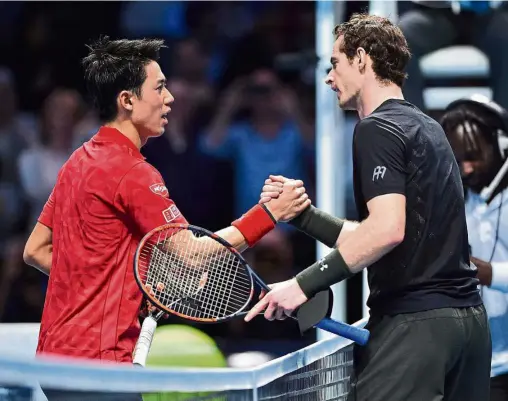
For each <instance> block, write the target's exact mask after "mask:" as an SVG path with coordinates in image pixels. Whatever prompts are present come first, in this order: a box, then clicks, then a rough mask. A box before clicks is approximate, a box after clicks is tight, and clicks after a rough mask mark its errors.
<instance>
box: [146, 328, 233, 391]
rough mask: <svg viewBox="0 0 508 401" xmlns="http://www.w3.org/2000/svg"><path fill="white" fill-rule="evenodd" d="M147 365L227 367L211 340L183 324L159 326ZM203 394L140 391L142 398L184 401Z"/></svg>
mask: <svg viewBox="0 0 508 401" xmlns="http://www.w3.org/2000/svg"><path fill="white" fill-rule="evenodd" d="M146 364H147V366H165V367H196V368H203V367H207V368H208V367H214V368H222V367H226V366H227V361H226V358H225V357H224V355H223V354H222V352H221V351H220V350H219V348H218V347H217V344H216V343H215V341H214V340H213V339H212V338H211V337H210V336H208V335H207V334H205V333H203V332H202V331H201V330H199V329H196V328H194V327H191V326H186V325H166V326H159V327H157V329H156V331H155V336H154V338H153V341H152V346H151V347H150V353H149V354H148V359H147V363H146ZM205 394H206V393H186V394H182V393H174V392H168V393H155V394H143V401H185V400H187V399H192V398H194V397H197V396H199V395H205Z"/></svg>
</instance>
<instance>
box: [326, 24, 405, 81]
mask: <svg viewBox="0 0 508 401" xmlns="http://www.w3.org/2000/svg"><path fill="white" fill-rule="evenodd" d="M333 33H334V35H335V39H338V38H339V36H344V40H343V42H342V48H341V51H343V52H344V53H345V54H346V56H347V58H348V59H349V60H350V61H352V60H353V58H354V56H355V55H356V51H357V49H358V48H359V47H363V48H364V49H365V51H366V53H367V54H368V55H369V56H370V58H371V59H372V69H373V70H374V73H375V74H376V76H377V78H378V79H379V81H381V82H384V83H389V82H393V83H395V84H397V85H398V86H400V87H402V85H403V83H404V80H405V79H406V78H407V74H406V73H405V69H406V65H407V63H408V61H409V59H410V58H411V52H410V51H409V47H408V45H407V41H406V38H405V37H404V34H403V33H402V31H401V30H400V28H398V27H397V26H395V25H393V24H392V23H391V22H390V20H389V19H388V18H383V17H379V16H376V15H367V14H353V16H352V17H351V18H350V20H349V21H347V22H343V23H342V24H339V25H337V26H336V27H335V29H334V30H333Z"/></svg>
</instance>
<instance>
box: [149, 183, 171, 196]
mask: <svg viewBox="0 0 508 401" xmlns="http://www.w3.org/2000/svg"><path fill="white" fill-rule="evenodd" d="M150 191H152V192H153V193H154V194H156V195H160V196H162V197H164V198H167V197H168V196H169V192H168V189H167V188H166V186H165V185H164V184H153V185H150Z"/></svg>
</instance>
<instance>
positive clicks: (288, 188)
mask: <svg viewBox="0 0 508 401" xmlns="http://www.w3.org/2000/svg"><path fill="white" fill-rule="evenodd" d="M259 203H260V204H264V206H265V207H266V208H267V209H268V210H269V211H270V213H271V214H272V216H273V217H274V218H275V220H277V221H278V222H287V221H290V220H291V219H293V218H295V217H296V216H298V215H299V214H300V213H302V212H303V211H304V210H305V209H307V208H308V207H309V206H310V204H311V201H310V199H309V196H308V195H307V193H306V192H305V187H304V186H303V181H301V180H292V179H289V178H286V177H283V176H280V175H271V176H270V177H269V178H267V179H266V180H265V185H264V186H263V190H262V192H261V195H260V199H259Z"/></svg>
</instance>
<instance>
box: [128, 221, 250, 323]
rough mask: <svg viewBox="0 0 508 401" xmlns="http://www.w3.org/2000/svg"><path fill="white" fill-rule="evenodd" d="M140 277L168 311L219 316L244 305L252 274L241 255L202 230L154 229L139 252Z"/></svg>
mask: <svg viewBox="0 0 508 401" xmlns="http://www.w3.org/2000/svg"><path fill="white" fill-rule="evenodd" d="M136 270H137V276H138V279H139V280H140V281H141V283H142V284H143V285H144V286H145V288H146V289H147V290H148V291H149V292H151V293H153V296H154V297H155V299H156V300H158V301H159V302H160V304H161V305H162V306H165V307H166V309H167V310H168V311H170V312H171V311H173V312H176V313H177V314H181V315H186V316H189V317H190V318H194V319H198V320H207V319H210V320H215V319H221V318H226V317H228V316H231V315H232V314H234V313H235V312H237V311H239V310H241V309H243V308H244V307H245V306H246V305H247V304H248V302H249V300H250V299H251V296H252V293H251V287H252V279H251V276H250V274H249V273H248V271H247V269H246V267H245V266H244V265H243V263H242V262H241V260H240V259H239V258H238V257H237V256H236V255H235V254H234V253H233V252H231V251H229V250H228V249H227V248H226V247H225V246H223V245H222V244H221V243H219V242H218V241H216V240H214V239H213V238H210V237H208V236H206V235H203V234H202V233H201V232H200V231H199V230H197V229H192V228H190V229H185V228H179V227H171V228H168V229H164V230H160V231H157V232H155V233H154V234H153V235H152V236H151V237H150V238H148V239H147V240H146V242H145V243H144V245H143V247H142V248H141V250H140V252H139V258H138V263H137V266H136Z"/></svg>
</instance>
